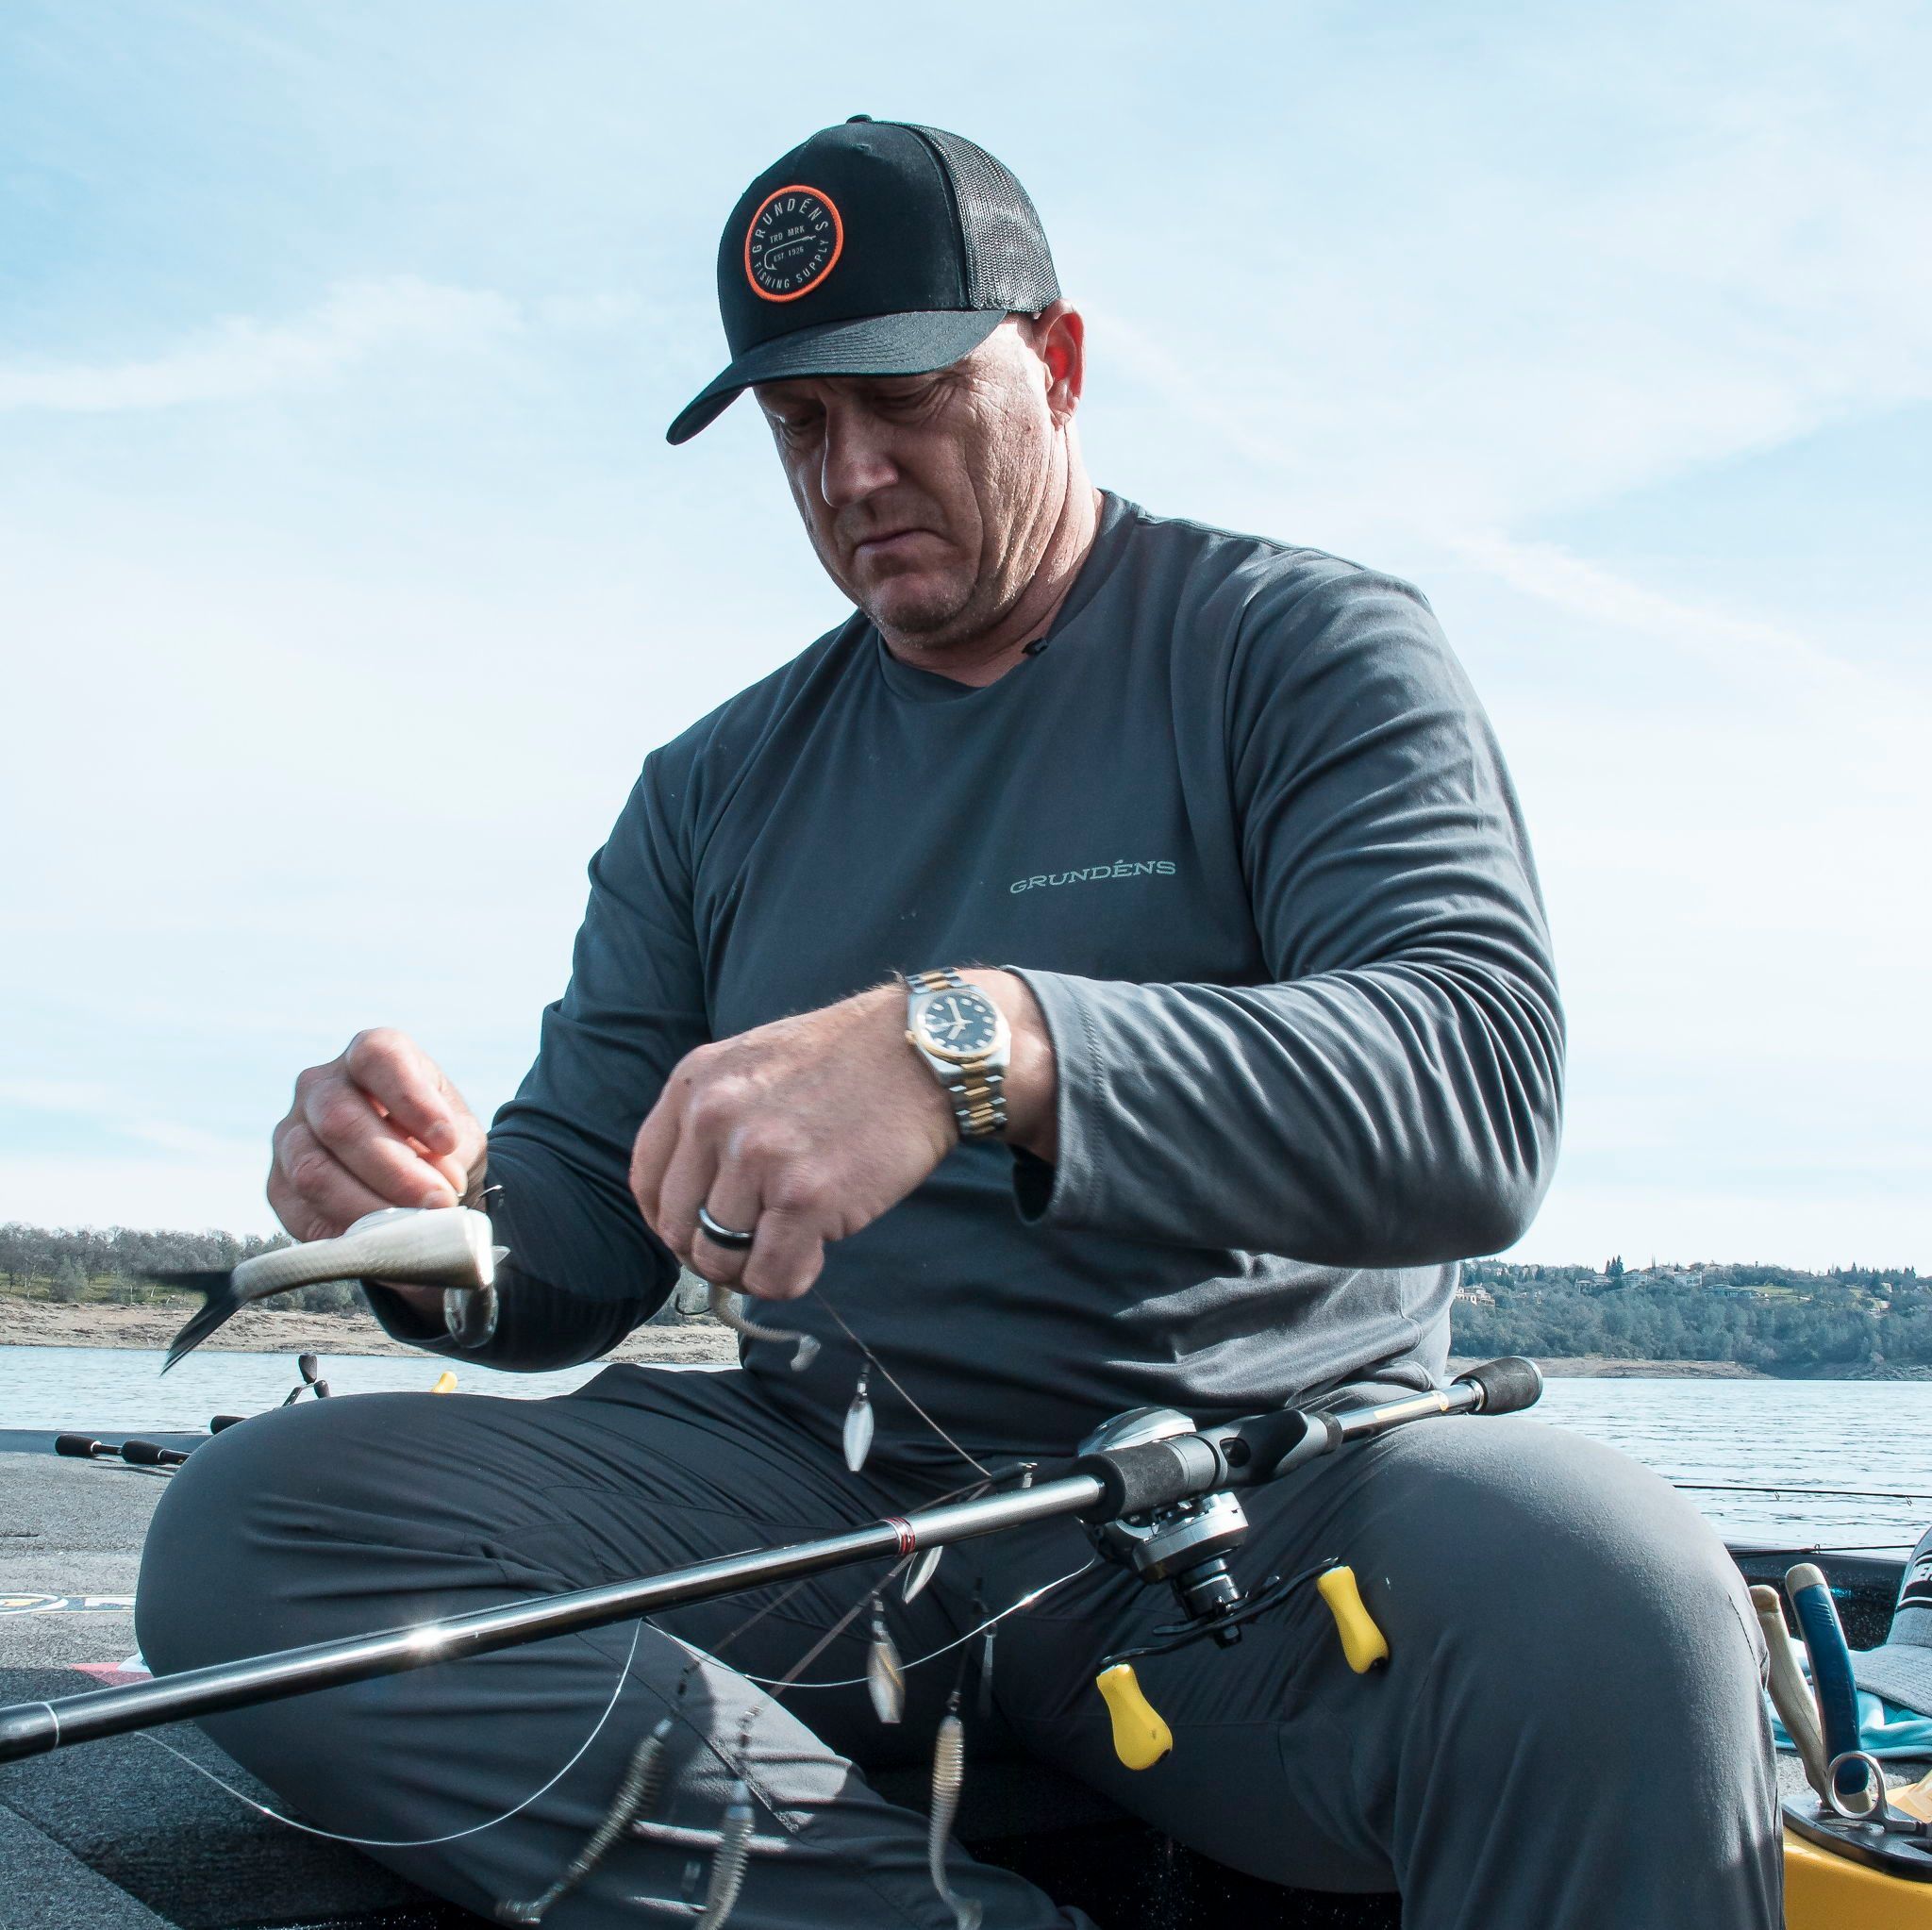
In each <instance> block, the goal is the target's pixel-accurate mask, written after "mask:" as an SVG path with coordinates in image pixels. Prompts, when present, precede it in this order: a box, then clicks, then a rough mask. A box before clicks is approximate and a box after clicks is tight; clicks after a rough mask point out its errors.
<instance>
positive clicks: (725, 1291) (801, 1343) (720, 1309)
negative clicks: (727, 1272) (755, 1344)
mask: <svg viewBox="0 0 1932 1930" xmlns="http://www.w3.org/2000/svg"><path fill="white" fill-rule="evenodd" d="M710 1287H711V1296H710V1297H711V1317H712V1318H713V1319H714V1320H717V1321H720V1322H722V1323H724V1325H725V1326H727V1327H729V1328H730V1329H731V1331H732V1332H733V1333H734V1334H740V1335H742V1336H743V1338H744V1339H747V1340H775V1341H776V1342H777V1343H778V1344H779V1345H780V1346H783V1345H784V1344H785V1343H786V1342H787V1341H790V1342H791V1344H792V1345H793V1347H794V1348H795V1349H796V1351H795V1352H794V1353H793V1355H792V1356H791V1368H792V1372H793V1373H800V1372H802V1371H803V1370H804V1369H806V1368H808V1367H809V1366H810V1365H811V1364H812V1362H813V1361H814V1360H816V1359H817V1358H818V1356H819V1343H818V1341H817V1340H816V1339H814V1338H813V1337H812V1336H811V1335H810V1334H800V1333H796V1332H794V1331H793V1330H792V1329H791V1328H790V1327H761V1326H759V1325H758V1323H757V1322H755V1321H750V1320H747V1319H746V1318H745V1317H744V1315H743V1313H742V1312H741V1311H740V1309H739V1306H738V1296H737V1295H736V1294H735V1293H733V1292H732V1290H731V1289H730V1288H728V1287H725V1286H722V1285H720V1284H719V1282H717V1281H716V1280H713V1281H712V1282H711V1283H710Z"/></svg>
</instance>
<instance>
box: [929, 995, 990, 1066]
mask: <svg viewBox="0 0 1932 1930" xmlns="http://www.w3.org/2000/svg"><path fill="white" fill-rule="evenodd" d="M998 1029H999V1008H998V1007H996V1006H995V1005H994V1004H993V1002H992V1001H991V999H990V998H988V997H987V996H986V994H985V993H984V992H981V991H970V990H969V991H957V990H955V991H941V992H934V993H933V994H932V996H931V997H930V998H929V999H928V1000H927V1001H926V1003H925V1005H924V1007H921V1009H920V1014H919V1032H920V1037H921V1038H922V1039H923V1040H924V1041H925V1043H926V1045H927V1046H928V1047H930V1048H931V1050H932V1051H934V1052H942V1053H944V1054H945V1055H946V1057H948V1058H972V1057H975V1056H976V1055H977V1054H979V1053H982V1052H991V1050H992V1044H993V1040H994V1038H995V1036H996V1035H997V1032H998Z"/></svg>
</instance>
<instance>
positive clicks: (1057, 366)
mask: <svg viewBox="0 0 1932 1930" xmlns="http://www.w3.org/2000/svg"><path fill="white" fill-rule="evenodd" d="M1033 346H1034V349H1035V352H1036V353H1037V354H1038V355H1039V357H1040V359H1041V361H1042V362H1043V363H1044V364H1045V365H1046V377H1047V387H1046V406H1047V408H1048V410H1049V412H1050V413H1051V414H1052V416H1053V419H1054V424H1055V426H1056V427H1058V428H1064V427H1065V426H1066V425H1067V424H1069V423H1070V422H1072V421H1073V419H1074V410H1075V409H1077V408H1079V406H1080V391H1081V388H1082V386H1083V384H1084V383H1085V381H1086V379H1087V324H1086V322H1085V321H1084V320H1083V319H1082V318H1081V314H1080V311H1079V309H1077V308H1074V305H1073V304H1072V303H1071V302H1056V303H1054V305H1053V306H1052V308H1042V309H1041V311H1040V313H1039V314H1038V315H1037V316H1036V317H1035V318H1034V322H1033Z"/></svg>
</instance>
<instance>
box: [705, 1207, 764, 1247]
mask: <svg viewBox="0 0 1932 1930" xmlns="http://www.w3.org/2000/svg"><path fill="white" fill-rule="evenodd" d="M698 1230H699V1231H700V1232H701V1233H702V1234H703V1235H704V1236H705V1238H706V1239H707V1240H709V1241H710V1242H711V1244H712V1245H713V1246H722V1247H723V1248H724V1250H725V1251H726V1252H727V1253H749V1252H750V1251H751V1246H752V1242H753V1241H754V1240H757V1238H758V1235H757V1234H756V1233H755V1232H754V1233H741V1232H739V1230H738V1229H737V1228H736V1227H735V1226H721V1225H720V1224H719V1223H718V1222H717V1221H715V1220H714V1219H712V1218H711V1209H710V1208H709V1207H708V1206H700V1207H699V1208H698Z"/></svg>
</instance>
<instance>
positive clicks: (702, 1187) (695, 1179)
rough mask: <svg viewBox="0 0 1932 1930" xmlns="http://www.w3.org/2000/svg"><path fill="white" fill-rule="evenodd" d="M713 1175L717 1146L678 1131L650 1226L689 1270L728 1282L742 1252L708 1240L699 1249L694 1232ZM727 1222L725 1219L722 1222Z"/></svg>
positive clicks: (713, 1181) (715, 1174)
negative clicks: (735, 1251)
mask: <svg viewBox="0 0 1932 1930" xmlns="http://www.w3.org/2000/svg"><path fill="white" fill-rule="evenodd" d="M717 1178H718V1154H717V1149H716V1148H715V1147H714V1146H712V1145H710V1144H709V1143H708V1141H706V1140H703V1139H701V1138H700V1137H699V1136H698V1135H697V1134H696V1133H693V1132H690V1131H686V1132H683V1133H680V1134H679V1135H678V1137H677V1143H676V1145H675V1147H674V1148H673V1149H672V1153H671V1159H670V1163H669V1164H668V1165H667V1166H666V1167H665V1169H664V1176H663V1178H662V1180H661V1181H660V1182H659V1183H658V1217H657V1218H656V1219H655V1220H654V1221H653V1222H652V1223H651V1226H652V1230H653V1231H654V1232H655V1233H656V1234H657V1236H658V1239H659V1240H662V1241H663V1242H664V1244H665V1245H666V1246H668V1247H669V1248H670V1249H671V1251H672V1252H673V1253H675V1255H676V1256H677V1257H678V1258H679V1259H681V1260H682V1261H684V1262H685V1264H686V1265H687V1266H689V1267H690V1268H691V1272H692V1273H699V1274H702V1275H703V1277H704V1278H705V1279H707V1280H723V1281H724V1282H726V1284H729V1282H731V1281H733V1280H735V1279H736V1278H737V1277H738V1262H739V1260H740V1259H741V1258H742V1257H743V1256H742V1255H740V1254H727V1253H725V1251H724V1248H722V1247H717V1246H713V1245H712V1244H711V1243H710V1242H709V1241H706V1243H705V1246H704V1250H703V1252H702V1253H700V1252H699V1250H698V1246H697V1241H698V1240H700V1239H701V1238H702V1236H701V1235H700V1234H699V1232H698V1208H699V1207H700V1206H703V1205H704V1204H705V1202H706V1201H707V1200H708V1199H709V1198H710V1196H711V1193H712V1190H713V1189H714V1188H715V1187H716V1185H717ZM725 1224H726V1225H729V1224H730V1222H729V1221H726V1222H725Z"/></svg>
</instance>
